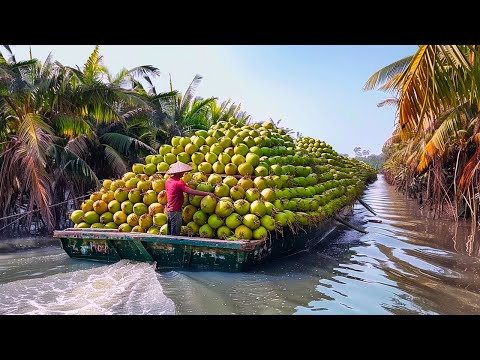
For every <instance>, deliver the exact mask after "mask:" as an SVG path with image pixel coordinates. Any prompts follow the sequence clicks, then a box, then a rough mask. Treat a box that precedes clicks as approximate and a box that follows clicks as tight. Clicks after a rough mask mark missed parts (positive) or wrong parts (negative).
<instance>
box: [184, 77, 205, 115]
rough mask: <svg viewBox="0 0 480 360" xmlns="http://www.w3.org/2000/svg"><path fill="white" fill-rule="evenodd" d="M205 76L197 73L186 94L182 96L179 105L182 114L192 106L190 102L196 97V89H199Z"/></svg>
mask: <svg viewBox="0 0 480 360" xmlns="http://www.w3.org/2000/svg"><path fill="white" fill-rule="evenodd" d="M202 79H203V77H202V76H201V75H199V74H197V75H195V77H194V78H193V80H192V82H191V83H190V85H189V86H188V88H187V91H185V94H184V95H183V96H182V100H181V102H180V105H179V112H180V114H184V113H186V112H187V111H188V110H189V108H190V103H191V101H192V100H193V98H194V95H195V90H196V89H197V87H198V85H199V84H200V82H201V81H202Z"/></svg>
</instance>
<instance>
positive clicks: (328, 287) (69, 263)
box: [0, 175, 480, 315]
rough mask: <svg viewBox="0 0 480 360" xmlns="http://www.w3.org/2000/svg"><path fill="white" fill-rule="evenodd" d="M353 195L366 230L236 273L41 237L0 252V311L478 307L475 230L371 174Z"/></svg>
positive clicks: (422, 310)
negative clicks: (126, 256) (113, 259)
mask: <svg viewBox="0 0 480 360" xmlns="http://www.w3.org/2000/svg"><path fill="white" fill-rule="evenodd" d="M363 199H364V200H365V201H366V202H367V203H368V204H369V205H370V206H371V207H372V208H373V209H374V210H375V212H376V213H377V216H374V215H373V214H371V213H370V212H368V211H367V210H366V209H365V208H364V207H363V206H361V205H359V204H357V205H355V207H354V211H353V215H352V216H350V217H348V218H347V220H348V221H349V222H351V223H352V224H354V225H356V226H358V227H361V228H363V229H365V230H366V231H368V233H367V234H362V233H359V232H357V231H355V230H351V229H349V228H345V227H344V226H339V227H338V229H337V230H336V231H334V232H333V233H332V234H331V235H329V237H328V238H327V239H325V241H323V242H322V243H321V244H320V245H319V246H317V247H316V248H315V249H313V250H311V251H309V252H304V253H301V254H298V255H294V256H291V257H289V258H286V259H281V260H276V261H273V262H271V263H268V264H265V265H263V266H258V267H257V268H255V269H254V270H252V271H249V272H243V273H222V272H187V271H169V272H160V273H159V272H156V271H155V270H154V267H153V266H152V265H150V264H147V263H135V262H131V261H126V260H122V261H120V262H118V263H116V264H113V265H105V264H101V263H96V262H90V261H81V260H73V259H70V258H69V257H68V256H67V255H66V254H65V253H64V252H63V250H61V249H60V247H59V246H58V244H57V242H56V241H52V239H48V238H45V239H43V241H42V242H43V243H44V244H45V245H44V246H43V247H41V248H34V249H26V250H21V251H15V252H5V251H4V252H3V253H0V314H167V315H171V314H181V315H182V314H297V315H321V314H479V313H480V279H479V269H480V258H479V257H480V249H479V245H478V244H479V242H480V239H478V238H479V237H480V236H477V239H475V238H474V237H473V236H472V233H471V230H470V226H469V225H468V224H466V223H464V222H460V223H458V224H455V223H454V222H453V221H447V220H438V219H433V218H432V216H431V214H430V213H428V212H427V210H425V209H420V208H419V206H418V204H417V203H416V202H415V201H413V200H406V199H405V198H404V197H403V196H402V195H401V194H399V193H397V192H396V191H395V190H394V189H393V188H392V187H391V186H389V185H387V184H386V183H385V181H384V179H383V177H382V176H381V175H380V176H379V179H378V180H377V181H376V182H375V183H374V184H372V185H370V186H369V188H368V189H367V190H366V192H365V194H364V196H363ZM374 219H375V220H381V222H380V223H378V222H370V221H369V220H374ZM20 241H23V242H24V243H28V241H31V239H20ZM37 241H38V239H37Z"/></svg>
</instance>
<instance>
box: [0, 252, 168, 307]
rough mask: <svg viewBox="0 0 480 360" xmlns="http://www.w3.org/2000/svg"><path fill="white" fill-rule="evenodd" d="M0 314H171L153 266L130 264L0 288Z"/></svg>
mask: <svg viewBox="0 0 480 360" xmlns="http://www.w3.org/2000/svg"><path fill="white" fill-rule="evenodd" d="M0 314H31V315H40V314H42V315H43V314H48V315H80V314H92V315H93V314H95V315H110V314H120V315H122V314H124V315H126V314H136V315H142V314H152V315H173V314H175V304H174V303H173V301H172V300H171V299H169V298H168V297H166V296H165V294H164V293H163V288H162V286H161V285H160V283H159V281H158V277H157V273H156V272H155V266H154V265H151V264H148V263H137V262H133V261H128V260H122V261H119V262H117V263H115V264H113V265H108V266H101V267H96V268H93V269H88V270H79V271H74V272H69V273H60V274H55V275H52V276H47V277H44V278H36V279H27V280H19V281H14V282H10V283H7V284H2V285H0Z"/></svg>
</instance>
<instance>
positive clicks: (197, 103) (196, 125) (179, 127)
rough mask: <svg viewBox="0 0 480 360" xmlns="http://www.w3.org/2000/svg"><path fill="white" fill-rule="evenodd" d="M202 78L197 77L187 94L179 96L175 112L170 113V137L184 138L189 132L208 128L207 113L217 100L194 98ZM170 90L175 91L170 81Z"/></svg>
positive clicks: (213, 98)
mask: <svg viewBox="0 0 480 360" xmlns="http://www.w3.org/2000/svg"><path fill="white" fill-rule="evenodd" d="M201 80H202V76H200V75H198V74H197V75H195V77H194V78H193V80H192V82H191V83H190V85H189V86H188V88H187V90H186V91H185V93H184V94H183V95H182V94H178V95H177V98H176V100H175V105H174V108H173V111H172V112H171V113H170V120H171V122H170V126H169V135H170V136H172V135H179V136H183V135H186V134H187V133H189V132H192V131H195V130H198V129H206V128H208V119H207V111H208V107H209V105H210V104H211V103H213V102H214V101H215V100H216V98H215V97H210V98H207V99H202V98H198V97H197V98H194V94H195V90H196V89H197V86H198V85H199V84H200V81H201ZM170 90H172V91H173V87H172V81H171V79H170Z"/></svg>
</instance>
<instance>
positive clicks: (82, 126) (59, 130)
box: [53, 115, 93, 139]
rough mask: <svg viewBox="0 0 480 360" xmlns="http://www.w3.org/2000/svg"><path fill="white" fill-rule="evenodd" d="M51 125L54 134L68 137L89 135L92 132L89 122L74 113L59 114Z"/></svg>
mask: <svg viewBox="0 0 480 360" xmlns="http://www.w3.org/2000/svg"><path fill="white" fill-rule="evenodd" d="M53 127H54V129H55V133H56V134H58V135H60V136H63V137H66V138H69V139H71V138H73V137H75V136H79V135H86V136H90V135H91V134H92V133H93V129H92V127H91V126H90V124H89V123H88V122H87V121H86V120H85V119H84V118H83V117H81V116H75V115H72V116H69V115H62V116H59V117H58V118H57V119H56V120H55V122H54V124H53Z"/></svg>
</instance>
